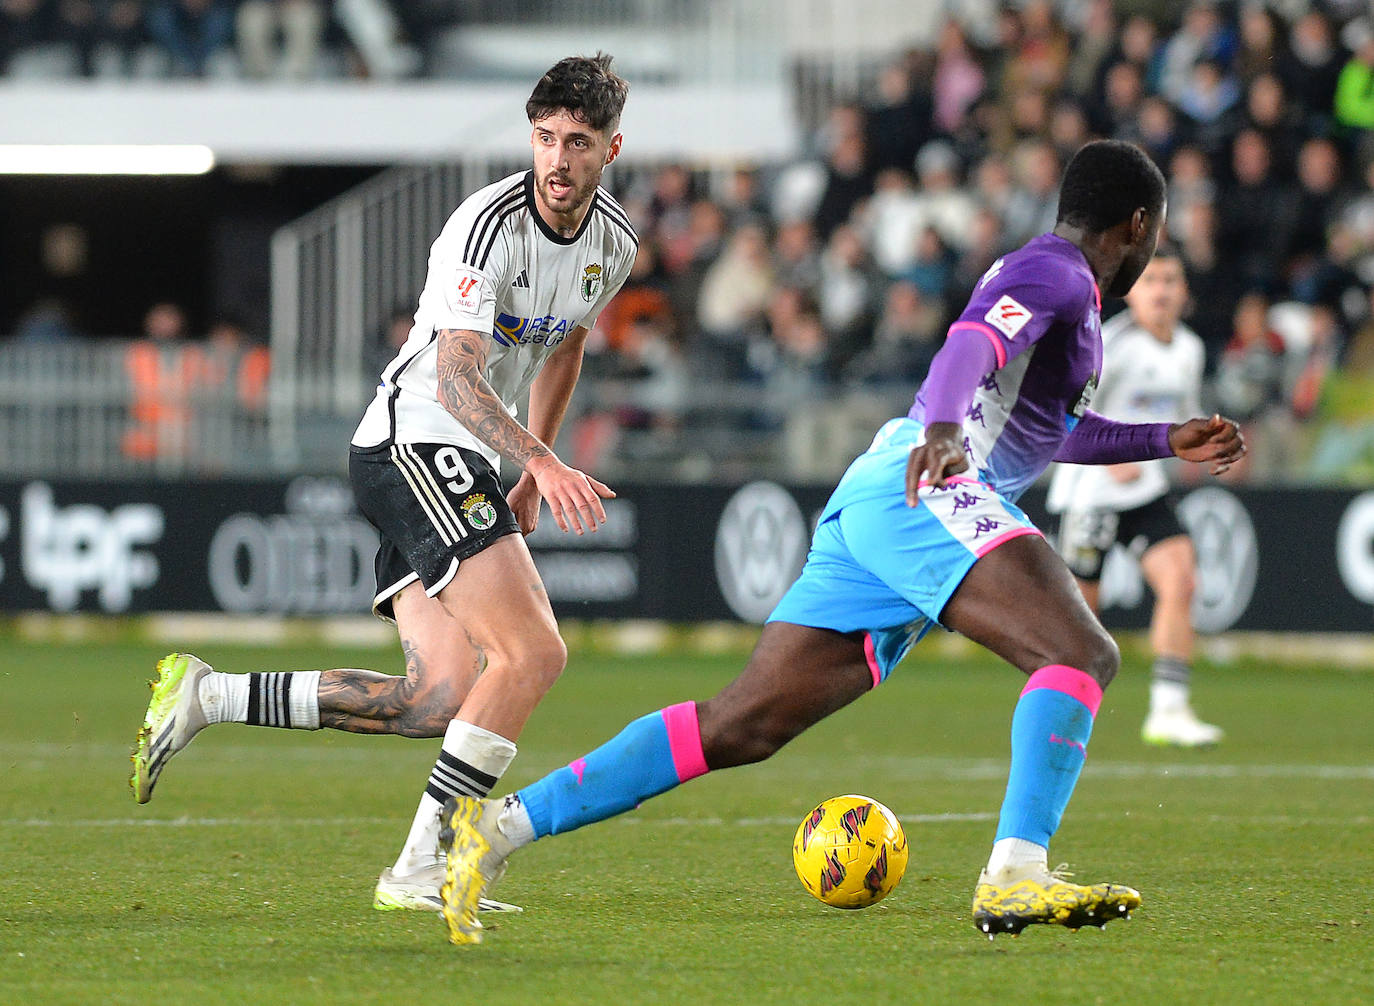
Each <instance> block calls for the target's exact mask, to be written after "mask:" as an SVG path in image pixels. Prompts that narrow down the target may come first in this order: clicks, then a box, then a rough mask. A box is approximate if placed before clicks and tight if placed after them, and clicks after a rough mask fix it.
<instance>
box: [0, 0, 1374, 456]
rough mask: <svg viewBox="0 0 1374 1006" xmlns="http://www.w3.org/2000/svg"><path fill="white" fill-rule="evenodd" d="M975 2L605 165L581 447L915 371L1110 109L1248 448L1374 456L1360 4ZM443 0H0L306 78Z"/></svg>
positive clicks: (1372, 44) (1369, 175) (63, 35)
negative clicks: (780, 135) (603, 229)
mask: <svg viewBox="0 0 1374 1006" xmlns="http://www.w3.org/2000/svg"><path fill="white" fill-rule="evenodd" d="M445 7H447V8H448V10H449V14H448V15H444V14H442V13H435V12H436V11H439V10H441V9H442V8H445ZM955 7H957V9H958V10H959V11H960V12H961V13H960V14H958V16H954V15H951V16H950V17H949V18H948V19H947V20H946V21H945V23H944V25H943V28H942V29H941V31H940V32H939V33H938V37H937V38H936V39H935V40H934V41H933V42H932V44H930V45H929V46H926V47H919V48H912V49H910V50H909V51H906V52H904V53H902V54H901V55H900V56H899V57H898V58H896V59H894V60H892V61H891V62H889V63H887V64H886V65H884V66H881V67H879V68H877V70H876V72H875V74H874V79H873V80H872V81H871V83H870V85H869V86H867V87H866V88H864V89H863V90H862V92H861V93H857V94H854V95H848V96H841V97H840V98H839V99H838V100H836V101H835V102H834V103H833V105H832V106H831V107H829V108H828V110H826V111H825V112H824V113H823V114H821V115H820V116H819V121H817V122H816V123H815V128H814V130H812V131H811V134H810V140H809V143H808V149H807V151H806V153H805V155H804V156H803V157H802V158H800V159H799V160H797V161H796V162H794V163H789V164H785V165H762V166H758V167H741V168H739V169H737V170H735V171H733V172H727V173H722V172H719V171H716V172H706V171H695V170H693V168H694V166H692V165H687V164H674V165H667V166H661V167H658V168H655V169H653V170H647V169H633V168H618V169H617V170H616V171H614V172H612V173H611V175H608V176H607V180H608V184H611V185H612V186H613V188H614V189H615V190H616V195H617V196H618V197H619V198H620V200H621V202H622V203H623V204H624V205H625V207H626V209H627V210H628V211H629V212H630V214H631V216H632V218H633V219H634V221H635V223H636V225H637V227H638V230H639V233H640V236H641V245H640V252H639V259H638V261H637V262H636V264H635V268H634V272H633V274H632V276H631V279H630V281H629V282H628V283H627V285H626V287H625V289H624V291H623V292H622V293H621V295H620V296H619V297H618V298H617V299H616V301H615V302H614V303H613V304H612V306H611V307H610V308H609V309H608V310H607V311H606V313H605V315H604V316H603V318H602V319H601V322H600V324H599V325H598V331H597V332H596V333H595V337H594V339H593V340H592V343H591V350H592V353H591V355H590V357H589V360H588V365H587V369H588V373H589V375H595V376H600V377H604V378H612V379H616V378H619V379H623V380H624V381H626V382H630V383H633V384H634V385H635V387H636V389H637V391H636V394H635V395H634V396H633V398H632V400H631V401H630V403H629V404H622V405H619V406H617V407H615V408H614V409H609V410H606V411H604V412H601V413H598V414H595V415H593V416H591V417H589V418H588V419H587V420H586V421H584V422H583V424H582V425H581V427H580V432H579V434H578V435H579V436H580V437H582V439H583V440H584V441H585V443H586V445H587V448H586V452H584V453H585V454H587V455H589V456H584V457H582V458H580V459H579V461H580V462H581V463H582V464H584V466H592V465H595V463H596V460H595V455H596V453H597V452H598V451H604V450H610V449H613V448H614V447H615V445H616V443H617V433H618V431H624V430H639V431H651V432H652V431H660V432H662V433H663V434H665V435H666V436H668V437H672V436H676V435H677V434H678V433H679V432H680V431H681V430H682V429H683V428H684V427H690V426H691V424H692V423H693V422H694V421H697V420H694V418H693V413H694V409H693V400H694V397H695V394H694V391H695V390H696V389H700V388H701V387H702V385H701V384H700V383H699V382H701V381H702V380H703V379H713V378H714V379H731V380H734V381H738V382H743V383H744V384H746V385H750V384H752V385H753V386H755V387H758V388H760V389H765V390H766V391H767V400H768V401H769V402H770V403H772V405H773V406H776V408H773V407H770V408H762V407H761V408H757V409H750V408H745V409H743V410H742V411H740V412H739V413H738V414H735V415H731V416H729V421H730V422H732V423H736V424H740V423H742V424H743V425H744V426H745V427H752V428H754V429H758V430H761V431H765V430H766V431H770V432H776V431H777V430H778V429H780V428H781V427H782V426H784V425H785V424H786V422H787V419H786V417H787V416H788V415H790V414H793V413H795V411H796V406H797V405H798V404H799V403H803V402H806V401H808V400H811V399H812V398H820V397H822V396H823V395H824V394H825V393H827V392H831V393H833V392H834V391H835V389H837V388H839V389H845V388H850V389H859V390H863V389H874V388H882V387H889V388H895V387H899V386H900V387H904V388H908V389H909V388H910V387H912V386H914V384H915V383H917V382H918V381H919V380H920V378H921V377H922V375H923V374H924V372H925V368H926V366H927V364H928V363H929V360H930V358H931V356H932V355H933V354H934V352H935V350H936V348H937V347H938V345H939V343H940V340H941V339H942V338H943V334H944V331H945V327H946V326H947V324H948V323H949V321H950V320H951V318H952V316H953V314H954V313H955V312H957V311H958V310H959V309H960V307H961V306H962V305H963V304H964V302H965V301H966V299H967V297H968V294H969V292H970V291H971V289H972V287H973V285H974V283H976V282H977V280H978V278H979V277H980V276H981V275H982V273H983V272H984V270H986V269H987V268H988V266H989V265H991V264H992V263H993V262H994V261H995V260H996V259H997V257H998V256H999V255H1000V254H1002V253H1004V252H1006V251H1008V250H1010V249H1012V248H1014V247H1016V246H1018V245H1019V244H1021V243H1022V242H1024V241H1025V240H1027V239H1028V238H1030V237H1031V236H1033V235H1035V234H1038V233H1040V232H1043V231H1045V230H1048V229H1049V228H1050V227H1051V226H1052V225H1053V222H1054V212H1055V193H1056V187H1057V183H1058V179H1059V176H1060V172H1061V170H1062V168H1063V165H1064V164H1065V162H1066V160H1067V158H1068V157H1069V155H1071V153H1072V152H1073V151H1074V150H1075V149H1077V148H1078V147H1079V146H1080V145H1081V144H1082V143H1083V142H1085V141H1086V140H1087V139H1089V138H1092V137H1094V136H1105V137H1117V138H1122V139H1128V140H1132V141H1134V142H1136V143H1138V144H1140V145H1141V146H1142V147H1144V148H1145V149H1146V150H1147V151H1148V152H1149V153H1150V154H1151V156H1152V157H1154V158H1155V160H1156V161H1157V163H1158V164H1159V165H1160V167H1161V168H1162V169H1163V170H1164V172H1165V175H1166V177H1167V179H1168V181H1169V224H1168V231H1169V237H1170V238H1171V239H1172V241H1173V242H1175V243H1176V244H1177V245H1178V246H1179V247H1180V248H1181V250H1182V254H1183V258H1184V261H1185V264H1186V266H1187V270H1188V279H1189V283H1190V286H1191V290H1192V295H1193V296H1192V307H1191V310H1190V313H1189V315H1188V317H1187V319H1186V320H1187V322H1188V323H1189V324H1190V325H1191V326H1192V327H1193V328H1194V329H1195V330H1196V331H1197V332H1198V333H1199V335H1201V336H1202V338H1203V340H1204V342H1205V344H1206V347H1207V378H1208V389H1209V399H1210V400H1209V401H1208V402H1206V403H1205V404H1207V405H1209V406H1211V407H1215V408H1217V409H1220V410H1222V411H1225V412H1227V413H1229V414H1231V415H1234V416H1236V417H1237V418H1239V419H1242V420H1244V421H1245V423H1246V424H1247V428H1248V434H1249V437H1250V441H1251V444H1252V449H1253V450H1252V463H1251V465H1250V470H1249V472H1248V473H1242V476H1244V475H1246V474H1248V475H1253V476H1255V477H1273V476H1276V475H1277V476H1280V477H1283V476H1285V475H1287V476H1289V477H1291V475H1292V472H1293V469H1294V467H1295V464H1296V461H1297V460H1298V459H1299V458H1301V459H1303V460H1305V461H1310V462H1312V463H1313V464H1314V465H1315V466H1316V469H1315V472H1314V473H1315V474H1316V475H1317V476H1318V477H1325V478H1342V477H1350V476H1351V474H1352V473H1355V474H1356V475H1357V476H1358V475H1360V474H1362V475H1363V476H1367V477H1374V432H1372V431H1374V422H1371V418H1370V416H1369V409H1368V406H1367V404H1366V403H1367V402H1368V401H1370V400H1374V398H1371V396H1370V392H1371V390H1374V132H1371V129H1372V128H1374V22H1371V20H1370V18H1369V14H1368V11H1367V10H1366V9H1365V5H1364V4H1358V3H1354V2H1349V0H1327V2H1321V3H1314V4H1307V3H1300V2H1281V3H1278V4H1276V5H1275V6H1262V5H1259V4H1247V5H1238V4H1234V3H1217V2H1212V0H1199V2H1193V3H1191V4H1188V5H1187V6H1184V7H1180V6H1178V5H1177V4H1171V3H1167V2H1163V0H1161V2H1157V3H1150V2H1143V3H1136V4H1131V5H1122V4H1115V3H1112V2H1111V0H1058V2H1050V0H1028V2H1025V3H1023V4H1020V5H1019V6H1001V5H980V4H972V3H970V4H962V5H955ZM445 16H448V17H450V18H451V16H452V6H451V5H431V4H424V3H416V4H401V3H395V4H390V5H389V4H387V3H386V2H385V0H334V2H333V3H329V4H326V3H325V2H324V0H0V46H3V49H2V50H0V67H8V68H9V70H10V71H11V72H12V73H13V72H26V71H23V66H24V63H25V60H26V59H29V58H30V57H33V56H34V54H35V53H38V52H42V51H44V50H45V47H46V48H47V49H51V48H52V47H53V46H56V47H58V49H60V50H62V51H64V52H65V53H66V54H67V69H68V71H69V72H74V73H85V74H103V73H116V74H118V73H133V72H135V70H134V69H133V67H134V63H135V62H137V59H138V58H139V57H138V53H140V52H145V51H146V47H147V46H148V45H150V44H151V45H153V46H154V47H155V50H156V51H157V52H158V53H159V56H158V59H157V60H155V61H154V62H155V63H156V64H157V66H156V67H155V69H156V70H157V72H161V73H163V74H166V75H201V74H205V73H208V72H211V70H210V68H211V67H212V65H213V63H214V60H215V58H217V56H224V55H226V54H230V55H232V59H230V60H229V65H230V72H233V73H237V74H239V75H242V76H248V77H268V76H278V77H299V78H304V77H311V76H314V75H317V74H319V73H321V72H322V71H321V69H320V59H321V53H322V52H327V51H329V48H330V45H331V44H333V43H332V42H331V39H332V40H335V41H338V40H339V39H342V40H343V41H344V43H345V48H346V49H347V51H348V53H350V55H349V56H348V58H347V59H345V60H344V61H343V63H342V64H341V66H342V67H343V69H344V71H345V72H350V73H353V74H356V75H363V76H366V75H373V76H379V77H386V76H396V75H403V74H407V73H418V72H425V70H426V65H427V61H426V58H425V54H424V51H423V47H416V46H414V41H415V40H416V39H421V38H423V34H424V30H425V28H426V27H427V26H430V25H432V24H434V23H438V22H437V21H436V19H439V20H442V19H443V18H444V17H445ZM277 33H280V36H281V41H280V44H278V42H277V41H276V36H277ZM406 39H409V40H410V43H409V44H403V43H404V42H405V40H406ZM379 40H381V42H379ZM374 43H375V44H374ZM382 43H385V44H382ZM383 52H389V53H390V55H389V56H387V55H384V56H377V55H375V54H376V53H383ZM405 52H411V54H412V57H413V58H410V57H405V56H404V53H405ZM417 53H418V55H416V54H417ZM398 54H400V55H398ZM388 59H391V60H399V61H400V62H394V61H393V62H390V63H388V62H387V60H388ZM16 67H18V68H19V70H18V71H16ZM629 142H631V143H632V142H633V141H632V138H630V141H629ZM1106 308H1107V310H1108V312H1110V311H1111V310H1113V309H1114V308H1119V304H1118V305H1111V304H1109V305H1106ZM392 327H393V328H396V329H397V330H399V331H404V324H403V323H402V324H399V325H393V326H392ZM385 340H386V337H379V342H384V341H385ZM387 352H388V351H387V350H382V355H386V353H387ZM695 411H696V413H698V414H699V413H700V412H701V411H702V410H700V409H696V410H695ZM711 412H712V416H713V417H714V418H715V419H716V420H717V421H719V420H720V419H721V417H722V416H723V415H725V414H724V413H722V412H721V411H719V410H718V409H716V408H715V407H714V406H712V407H711ZM1315 418H1321V419H1324V420H1327V421H1326V422H1323V423H1321V424H1317V423H1313V422H1311V420H1313V419H1315ZM698 419H699V416H698ZM866 422H867V420H865V423H866Z"/></svg>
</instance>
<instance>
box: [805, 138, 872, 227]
mask: <svg viewBox="0 0 1374 1006" xmlns="http://www.w3.org/2000/svg"><path fill="white" fill-rule="evenodd" d="M866 158H867V152H866V150H865V148H864V137H863V132H862V129H861V126H860V127H857V128H855V129H854V130H852V131H851V130H846V131H845V132H843V133H841V134H840V135H838V136H837V137H836V138H835V141H834V146H833V147H832V148H831V150H830V153H829V156H828V157H827V159H826V164H825V187H824V188H823V189H822V190H821V198H820V202H819V203H818V204H817V206H816V212H815V215H814V222H815V227H816V234H817V236H818V237H819V238H820V239H821V240H822V241H826V240H828V239H829V237H830V234H831V232H832V231H833V230H834V229H835V228H836V227H838V226H840V224H843V223H845V222H847V221H848V220H849V215H850V213H851V212H852V211H853V209H854V207H855V205H856V204H857V203H858V202H859V201H860V200H861V199H863V198H864V197H865V196H867V195H868V193H869V192H870V191H872V188H873V178H872V176H871V175H870V174H869V171H868V163H867V160H866Z"/></svg>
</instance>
